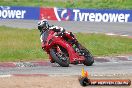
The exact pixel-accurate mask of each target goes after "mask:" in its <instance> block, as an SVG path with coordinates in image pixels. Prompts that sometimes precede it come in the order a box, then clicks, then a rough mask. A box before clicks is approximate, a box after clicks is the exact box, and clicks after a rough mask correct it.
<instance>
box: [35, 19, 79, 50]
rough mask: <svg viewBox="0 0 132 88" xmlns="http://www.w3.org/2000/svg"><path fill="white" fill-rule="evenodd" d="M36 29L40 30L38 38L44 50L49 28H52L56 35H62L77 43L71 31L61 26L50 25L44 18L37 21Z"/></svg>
mask: <svg viewBox="0 0 132 88" xmlns="http://www.w3.org/2000/svg"><path fill="white" fill-rule="evenodd" d="M38 30H39V31H40V40H41V43H42V45H41V46H42V49H43V50H44V47H45V43H46V39H47V37H48V34H49V30H53V31H54V32H55V33H56V36H64V37H67V38H68V39H70V40H71V42H72V43H74V44H77V39H76V38H75V37H74V35H73V34H72V32H67V31H66V30H65V29H64V28H63V27H58V26H50V25H49V23H48V21H47V20H46V19H43V20H41V21H39V22H38Z"/></svg>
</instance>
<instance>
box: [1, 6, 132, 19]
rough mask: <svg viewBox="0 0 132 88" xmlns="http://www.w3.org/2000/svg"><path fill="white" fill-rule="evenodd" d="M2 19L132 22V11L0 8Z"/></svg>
mask: <svg viewBox="0 0 132 88" xmlns="http://www.w3.org/2000/svg"><path fill="white" fill-rule="evenodd" d="M0 19H31V20H39V19H48V20H57V21H89V22H132V10H116V9H79V8H75V9H71V8H56V7H55V8H44V7H21V6H0Z"/></svg>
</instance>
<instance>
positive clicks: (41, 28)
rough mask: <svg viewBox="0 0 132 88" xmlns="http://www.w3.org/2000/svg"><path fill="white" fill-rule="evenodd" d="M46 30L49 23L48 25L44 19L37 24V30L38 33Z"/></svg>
mask: <svg viewBox="0 0 132 88" xmlns="http://www.w3.org/2000/svg"><path fill="white" fill-rule="evenodd" d="M48 29H49V23H48V21H47V20H46V19H43V20H41V21H39V22H38V30H39V31H40V32H42V31H46V30H48Z"/></svg>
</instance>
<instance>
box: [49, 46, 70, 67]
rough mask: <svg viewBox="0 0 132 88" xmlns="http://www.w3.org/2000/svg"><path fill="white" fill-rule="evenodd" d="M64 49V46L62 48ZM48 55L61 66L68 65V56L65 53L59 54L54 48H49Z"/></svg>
mask: <svg viewBox="0 0 132 88" xmlns="http://www.w3.org/2000/svg"><path fill="white" fill-rule="evenodd" d="M63 49H64V48H63ZM50 55H51V57H52V58H53V60H54V61H55V62H56V63H58V64H59V65H60V66H62V67H69V62H70V61H69V57H68V56H66V55H67V54H65V53H63V54H60V53H59V52H57V50H56V48H51V49H50Z"/></svg>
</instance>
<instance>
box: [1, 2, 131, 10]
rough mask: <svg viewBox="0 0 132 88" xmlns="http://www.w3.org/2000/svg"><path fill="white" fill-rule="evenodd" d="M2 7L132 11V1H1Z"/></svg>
mask: <svg viewBox="0 0 132 88" xmlns="http://www.w3.org/2000/svg"><path fill="white" fill-rule="evenodd" d="M0 5H2V6H43V7H63V8H110V9H132V0H65V1H64V0H0Z"/></svg>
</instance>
